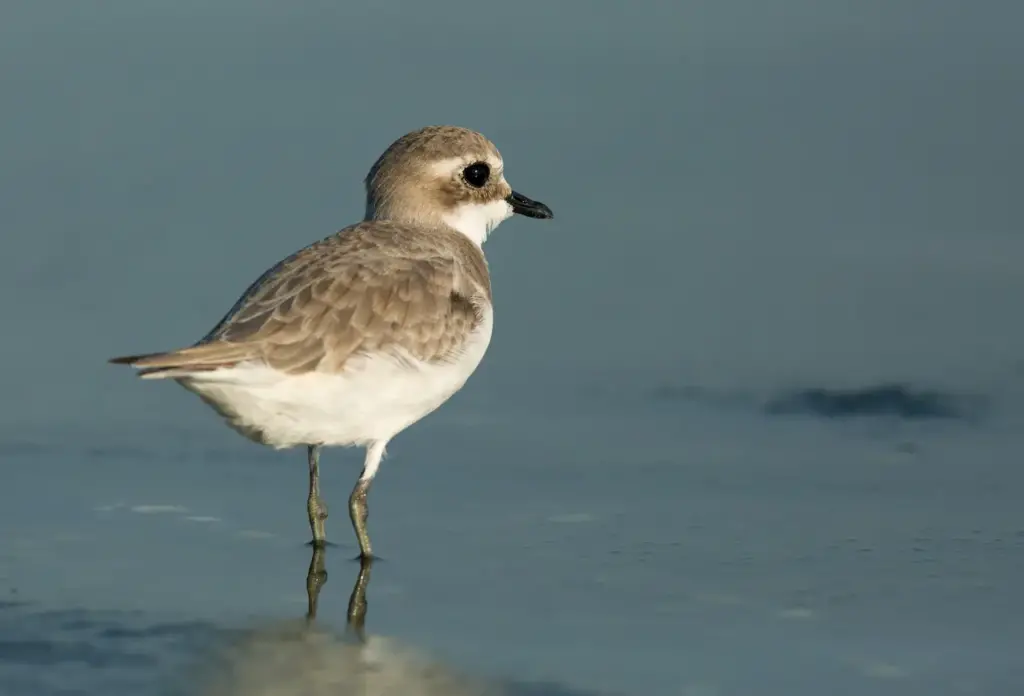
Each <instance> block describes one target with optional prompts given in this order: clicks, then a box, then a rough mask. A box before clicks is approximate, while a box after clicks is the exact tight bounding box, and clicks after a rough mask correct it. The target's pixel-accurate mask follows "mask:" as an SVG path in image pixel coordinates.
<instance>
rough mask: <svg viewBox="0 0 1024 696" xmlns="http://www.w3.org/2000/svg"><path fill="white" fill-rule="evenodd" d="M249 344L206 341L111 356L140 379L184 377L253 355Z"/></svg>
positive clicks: (115, 363)
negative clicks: (135, 372) (172, 347)
mask: <svg viewBox="0 0 1024 696" xmlns="http://www.w3.org/2000/svg"><path fill="white" fill-rule="evenodd" d="M254 357H255V355H253V352H252V348H251V347H248V346H243V345H238V344H231V343H206V344H202V345H198V346H191V347H189V348H181V349H179V350H172V351H169V352H166V353H145V354H142V355H124V356H121V357H118V358H111V359H110V362H111V363H113V364H114V365H130V366H131V367H134V368H136V369H137V370H138V371H139V372H138V375H139V377H142V378H143V379H166V378H174V377H185V376H188V375H190V374H194V373H196V372H210V371H212V370H218V369H220V368H222V367H233V366H234V365H237V364H238V363H240V362H243V361H245V360H250V359H252V358H254Z"/></svg>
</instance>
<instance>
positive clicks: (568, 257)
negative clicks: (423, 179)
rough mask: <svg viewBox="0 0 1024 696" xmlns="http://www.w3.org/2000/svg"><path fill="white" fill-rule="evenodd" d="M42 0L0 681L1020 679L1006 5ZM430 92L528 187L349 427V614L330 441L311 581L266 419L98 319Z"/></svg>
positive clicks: (27, 142)
mask: <svg viewBox="0 0 1024 696" xmlns="http://www.w3.org/2000/svg"><path fill="white" fill-rule="evenodd" d="M74 7H76V6H72V5H70V4H64V5H61V4H41V3H29V2H11V3H5V5H4V7H3V8H2V9H0V75H3V83H2V90H3V92H2V94H3V96H4V119H3V124H2V125H0V161H2V162H4V166H2V167H0V190H2V191H4V194H3V196H2V198H0V215H2V224H3V234H2V235H0V259H2V260H3V262H4V266H3V269H2V273H0V293H2V295H3V296H4V297H5V298H7V302H6V303H5V313H4V326H5V330H4V332H3V334H2V335H3V341H0V365H3V367H2V368H0V394H2V395H3V396H2V397H0V476H2V477H0V694H4V696H6V694H12V695H18V696H20V695H21V694H25V695H26V696H42V695H50V694H71V693H74V694H88V695H90V696H92V695H97V696H99V695H101V694H102V695H104V696H106V695H108V694H120V693H125V694H128V693H130V694H205V693H221V694H223V693H227V694H231V693H266V694H289V693H304V694H312V693H323V692H330V693H347V692H351V693H357V692H358V693H380V694H383V693H403V694H409V693H423V694H431V693H509V694H513V695H515V694H520V695H524V696H525V695H530V696H570V695H572V696H576V695H581V696H582V695H584V694H605V693H608V694H630V695H644V696H646V695H655V696H656V695H660V694H686V695H688V696H712V695H718V694H721V695H726V694H739V693H743V694H751V693H753V694H776V693H779V694H781V693H785V694H818V693H828V694H890V693H891V694H899V695H900V696H906V695H908V694H1015V693H1018V692H1020V691H1021V690H1022V688H1024V667H1022V666H1021V665H1020V660H1019V653H1020V648H1019V646H1020V645H1022V644H1024V621H1022V620H1021V619H1020V615H1021V612H1022V610H1024V605H1022V601H1021V599H1020V593H1019V588H1020V587H1021V586H1022V583H1024V514H1022V513H1021V511H1020V504H1019V500H1020V495H1019V491H1020V490H1021V487H1022V485H1024V469H1022V468H1021V467H1020V465H1019V463H1020V462H1021V461H1022V460H1024V456H1022V455H1024V434H1022V433H1024V430H1022V427H1021V426H1022V425H1024V380H1022V378H1024V372H1022V368H1021V365H1022V363H1021V357H1022V356H1024V331H1022V330H1021V325H1020V322H1019V321H1018V317H1019V300H1020V297H1021V295H1022V292H1024V268H1022V261H1021V259H1024V241H1022V238H1021V237H1020V235H1019V230H1020V228H1021V215H1020V211H1019V205H1018V204H1017V202H1016V200H1017V188H1019V187H1017V186H1016V183H1015V182H1017V181H1018V180H1019V176H1018V171H1017V166H1016V164H1015V163H1016V162H1019V161H1020V156H1021V155H1022V154H1024V143H1022V142H1021V136H1020V131H1019V127H1018V124H1019V123H1020V122H1021V119H1022V118H1024V98H1022V97H1021V93H1020V91H1019V89H1017V85H1018V84H1019V82H1020V79H1021V78H1022V77H1024V72H1022V70H1024V69H1022V68H1021V66H1022V65H1024V48H1022V47H1021V45H1020V43H1019V41H1018V37H1017V36H1016V33H1017V32H1016V30H1015V27H1018V26H1020V20H1021V19H1024V17H1022V16H1021V12H1022V11H1021V9H1019V8H1018V6H1017V5H1015V4H1012V3H1003V2H995V1H993V2H988V3H983V4H982V5H979V6H978V7H979V8H982V7H983V8H984V10H985V11H981V9H979V10H978V11H977V12H974V13H972V14H971V15H970V16H967V15H964V14H963V13H962V12H960V11H959V9H958V8H960V7H962V4H960V3H954V2H952V1H951V0H950V1H948V2H947V1H946V0H933V1H931V2H929V3H928V4H927V6H926V7H927V11H923V10H922V8H923V7H925V5H924V4H923V3H917V2H902V3H867V4H862V6H859V7H861V11H859V14H857V15H851V14H850V13H849V11H848V10H847V9H845V8H846V5H845V4H842V3H838V2H835V3H833V2H815V3H810V2H803V1H802V0H787V1H786V2H780V3H772V4H771V6H770V8H769V6H768V5H765V4H764V3H758V2H754V0H744V1H742V2H741V1H740V0H733V1H730V2H715V3H711V2H695V3H687V4H686V5H685V6H680V7H676V6H675V5H672V4H668V3H655V2H648V3H641V4H628V5H627V4H625V3H610V2H600V3H589V2H588V3H584V2H583V0H573V1H571V2H565V3H557V4H551V3H541V2H539V0H537V1H534V0H527V1H524V2H520V3H517V5H516V8H515V11H514V12H512V11H510V10H509V9H508V8H505V7H502V8H498V7H494V8H490V7H484V6H480V5H479V4H477V3H474V4H470V3H465V2H462V1H461V0H444V2H441V3H431V4H429V5H422V4H414V3H410V2H407V1H399V0H392V1H391V2H383V3H376V4H373V5H372V6H369V5H368V6H367V7H366V8H361V9H358V8H356V9H353V8H349V7H348V6H345V5H337V4H334V3H317V2H310V3H301V4H295V5H289V6H288V8H287V9H285V8H284V6H281V5H280V4H277V3H269V2H252V3H244V4H243V3H239V2H229V1H227V0H220V1H218V2H215V3H198V2H179V3H174V4H173V5H166V6H165V5H162V4H158V3H140V2H137V1H133V2H128V1H127V0H119V1H114V0H108V1H107V2H102V3H93V4H91V6H90V10H89V11H88V12H87V11H85V10H75V9H74ZM382 32H384V34H383V36H385V37H386V40H382V39H381V36H382ZM367 56H369V58H367ZM434 122H454V123H459V124H463V125H468V126H472V127H476V128H478V129H480V130H482V131H484V132H485V133H487V134H488V135H489V136H490V137H492V138H493V139H494V140H495V141H496V142H497V143H498V145H499V147H500V148H501V149H502V152H503V154H504V157H505V160H506V163H507V173H508V177H509V180H510V181H511V182H512V183H513V185H515V186H516V187H517V188H518V189H519V190H521V191H522V192H523V193H525V194H527V195H530V196H533V197H536V198H538V199H539V200H542V201H544V202H545V203H547V204H549V205H550V206H551V207H552V208H553V209H554V211H555V213H556V219H555V220H554V221H552V222H551V223H533V222H531V221H524V220H512V221H509V222H507V223H505V224H504V225H503V226H502V227H501V228H499V230H498V231H497V232H496V233H495V234H494V236H493V238H492V240H490V241H489V242H488V247H487V248H488V254H489V257H490V259H491V264H492V271H493V275H494V284H495V293H496V294H495V298H496V304H497V323H496V328H495V334H494V342H493V344H492V348H491V350H490V352H489V354H488V356H487V358H486V359H485V361H484V364H483V365H482V367H481V369H480V371H479V372H478V374H477V375H475V376H474V377H473V379H472V380H470V382H469V384H467V386H466V388H465V389H464V390H463V391H462V392H460V393H459V394H458V395H457V396H456V397H455V398H454V399H453V400H452V401H451V402H450V403H449V404H447V405H446V406H445V407H444V408H443V409H441V410H440V411H438V412H437V413H435V414H434V415H432V416H431V417H430V418H428V419H425V420H424V421H423V422H421V423H419V424H417V425H416V426H414V427H413V428H411V429H410V430H409V431H407V432H406V433H404V434H402V435H401V436H400V437H398V438H396V439H395V440H394V442H393V443H392V445H391V447H390V448H389V456H388V459H387V460H386V461H385V463H384V465H383V467H382V470H381V474H380V476H379V478H378V480H377V482H376V484H375V486H374V489H373V491H372V493H371V497H370V507H371V518H370V531H371V534H372V536H373V539H374V546H375V549H376V550H377V551H378V552H379V553H380V554H381V555H382V556H383V559H382V560H381V561H380V562H378V563H376V564H375V565H374V566H373V568H372V578H371V581H370V583H369V588H368V592H367V598H368V602H369V605H368V612H367V614H366V617H365V633H364V638H365V639H366V642H365V643H363V642H360V640H359V637H358V636H357V635H352V631H351V630H350V627H349V626H347V624H348V611H347V610H348V604H349V596H350V592H351V591H352V588H353V585H354V583H356V580H357V578H358V577H359V573H360V567H359V564H358V563H356V562H353V561H352V560H350V559H351V557H352V556H353V555H354V553H355V544H354V539H353V537H352V534H351V531H350V529H349V526H348V521H347V519H346V515H345V512H344V503H345V500H346V497H347V495H348V491H349V489H350V487H351V485H352V483H353V482H354V479H355V477H356V475H357V473H358V467H359V462H360V457H359V454H358V453H356V452H342V451H329V452H327V453H325V455H324V458H323V464H324V465H323V474H322V476H323V486H324V489H325V490H324V494H325V497H326V500H327V503H328V505H329V506H330V507H331V510H332V515H331V517H330V518H329V520H328V534H329V535H330V536H331V538H332V539H333V540H334V541H335V542H336V543H337V546H335V547H332V548H330V549H329V550H328V551H327V554H326V557H325V558H324V562H325V569H326V571H327V573H328V580H327V583H326V584H325V585H324V586H323V587H322V589H321V592H320V594H319V598H318V603H317V615H316V617H315V621H313V622H311V623H307V620H306V616H307V612H308V602H309V597H308V595H307V573H308V570H309V567H310V562H311V550H310V549H309V547H307V546H304V545H303V543H304V542H305V540H306V538H307V535H308V528H307V526H306V521H305V492H306V491H305V485H306V475H305V461H304V456H303V454H302V453H300V452H298V451H290V452H272V451H268V450H265V449H262V448H259V447H257V446H255V445H251V444H249V443H247V442H244V441H242V440H241V439H240V438H238V436H237V435H235V434H234V433H232V432H230V431H229V430H227V429H226V428H224V427H223V426H221V425H220V424H219V423H218V422H217V420H216V418H215V417H214V415H213V414H212V413H211V412H209V411H208V410H207V409H206V408H205V407H203V406H202V405H201V404H200V403H199V402H198V401H197V400H196V399H195V398H194V397H192V396H191V395H189V394H187V393H186V392H184V390H181V389H179V388H177V387H175V386H174V385H169V384H144V383H140V382H138V381H137V380H134V379H132V378H131V376H130V375H129V374H128V373H127V372H126V371H123V370H119V369H116V368H114V367H112V366H108V365H106V364H105V363H104V361H105V359H106V358H108V357H110V356H112V355H118V354H123V353H126V352H135V351H146V350H156V349H161V348H169V347H174V346H178V345H181V344H185V343H189V342H191V341H193V340H195V339H196V338H197V337H199V336H200V335H202V334H203V333H205V331H206V330H207V329H208V328H209V327H210V326H211V325H212V324H213V322H215V321H216V320H217V319H218V318H219V317H220V316H221V314H222V313H223V312H224V311H225V310H226V309H227V307H228V306H230V304H231V303H232V302H233V300H234V299H235V297H236V296H237V295H238V293H240V292H241V290H242V289H244V287H245V286H246V285H247V284H248V282H250V281H251V280H252V279H253V277H255V275H257V274H258V273H259V272H261V271H262V270H263V269H264V268H266V267H267V266H268V265H269V264H271V263H273V262H274V261H276V260H277V259H278V258H280V257H281V256H283V255H284V254H287V253H289V252H291V251H294V250H295V249H296V248H297V247H299V246H301V245H303V244H305V243H307V242H309V241H312V240H314V239H317V238H320V237H322V236H325V235H326V234H328V233H330V232H331V231H333V230H334V229H336V228H338V227H340V226H342V225H343V224H345V223H347V222H350V221H352V220H354V219H356V218H357V217H358V216H359V214H360V211H361V210H362V205H361V202H360V200H361V196H360V179H361V177H362V176H363V174H364V170H365V169H366V168H367V167H368V166H369V164H370V163H371V162H372V161H373V158H374V157H375V156H376V155H377V154H379V151H380V150H381V149H382V148H383V147H384V146H386V144H387V143H388V142H390V141H391V140H392V139H393V138H394V137H396V136H397V135H399V134H401V133H403V132H405V131H407V130H410V129H412V128H415V127H417V126H420V125H423V124H425V123H434ZM346 689H347V690H348V691H347V692H346ZM389 689H390V690H389Z"/></svg>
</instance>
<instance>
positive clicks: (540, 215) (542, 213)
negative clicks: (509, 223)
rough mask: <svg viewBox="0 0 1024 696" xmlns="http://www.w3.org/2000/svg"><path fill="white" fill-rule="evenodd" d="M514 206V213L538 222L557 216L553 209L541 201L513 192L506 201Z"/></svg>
mask: <svg viewBox="0 0 1024 696" xmlns="http://www.w3.org/2000/svg"><path fill="white" fill-rule="evenodd" d="M505 200H506V201H508V204H509V205H510V206H512V212H513V213H518V214H520V215H525V216H526V217H531V218H537V219H538V220H550V219H551V218H553V217H554V216H555V214H554V213H552V212H551V208H549V207H547V206H546V205H544V204H543V203H541V202H540V201H532V200H530V199H529V198H527V197H526V196H524V195H523V194H521V193H516V192H515V191H513V192H512V193H510V194H509V196H508V198H506V199H505Z"/></svg>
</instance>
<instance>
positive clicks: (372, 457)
mask: <svg viewBox="0 0 1024 696" xmlns="http://www.w3.org/2000/svg"><path fill="white" fill-rule="evenodd" d="M386 444H387V442H383V441H378V442H374V443H373V444H372V445H370V446H369V447H367V448H366V461H365V462H364V463H363V473H362V474H360V476H359V480H358V481H356V485H355V488H353V489H352V495H350V496H349V498H348V513H349V516H350V517H351V518H352V527H353V528H354V529H355V531H356V538H357V539H358V540H359V555H360V557H361V558H373V550H372V549H371V547H370V535H369V534H368V533H367V532H366V518H367V517H368V516H369V514H370V510H369V507H368V506H367V504H366V494H367V493H369V491H370V484H371V483H373V477H374V476H375V475H376V474H377V467H379V466H380V460H381V458H383V456H384V445H386Z"/></svg>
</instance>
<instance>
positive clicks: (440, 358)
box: [111, 126, 552, 558]
mask: <svg viewBox="0 0 1024 696" xmlns="http://www.w3.org/2000/svg"><path fill="white" fill-rule="evenodd" d="M365 187H366V214H365V218H364V219H363V221H362V222H359V223H356V224H354V225H351V226H349V227H346V228H345V229H342V230H341V231H340V232H337V233H336V234H333V235H331V236H329V237H327V238H325V239H322V240H320V241H318V242H315V243H313V244H311V245H309V246H307V247H305V248H303V249H301V250H300V251H298V252H296V253H294V254H292V255H291V256H289V257H287V258H286V259H284V260H282V261H281V262H279V263H278V264H276V265H275V266H273V267H271V268H270V269H269V270H267V271H266V272H265V273H264V274H263V275H261V276H260V277H259V278H258V279H257V280H256V281H255V282H254V283H253V284H252V285H251V286H249V288H248V289H247V290H246V291H245V293H243V294H242V296H241V297H240V298H239V299H238V301H237V302H235V304H234V306H233V307H232V308H231V309H230V310H229V311H228V313H227V315H225V316H224V318H223V319H221V320H220V322H219V323H218V324H217V325H216V326H214V327H213V329H211V330H210V332H209V333H208V334H207V335H206V336H204V337H203V338H202V339H200V340H199V341H198V342H197V343H195V344H193V345H192V346H190V347H187V348H182V349H179V350H172V351H168V352H163V353H150V354H145V355H131V356H125V357H120V358H114V359H112V360H111V362H113V363H116V364H125V365H131V366H133V367H135V368H137V369H138V370H139V372H138V374H139V376H140V377H143V378H148V379H172V380H174V381H176V382H178V383H179V384H181V385H182V386H183V387H185V388H186V389H188V390H189V391H191V392H194V393H195V394H197V395H198V396H199V397H200V398H201V399H202V400H203V401H204V402H205V403H206V404H207V405H209V406H211V407H212V408H213V409H214V410H215V411H216V412H217V413H218V414H220V415H221V416H222V417H223V418H224V420H225V421H226V422H227V424H228V425H229V426H230V427H231V428H233V429H234V430H235V431H237V432H239V433H240V434H242V435H244V436H245V437H247V438H249V439H250V440H253V441H255V442H258V443H261V444H264V445H268V446H270V447H273V448H275V449H284V448H290V447H297V446H305V447H306V449H307V460H308V464H309V497H308V499H307V506H306V507H307V511H308V513H309V525H310V529H311V530H312V533H313V542H312V543H313V545H314V546H323V545H324V544H325V543H326V535H325V533H324V520H326V518H327V506H326V505H325V504H324V502H323V500H322V499H321V497H320V489H319V459H320V451H321V448H323V447H325V446H345V447H348V446H358V447H365V449H366V458H365V461H364V463H363V470H362V473H361V475H360V476H359V479H358V481H357V482H356V484H355V487H354V488H353V489H352V494H351V496H350V497H349V514H350V516H351V518H352V526H353V528H354V530H355V534H356V537H357V539H358V541H359V549H360V554H361V556H362V557H363V558H372V549H371V546H370V537H369V534H368V533H367V530H366V519H367V511H368V508H367V501H366V497H367V492H368V491H369V489H370V484H371V483H372V481H373V478H374V476H375V475H376V473H377V469H378V467H379V466H380V463H381V459H382V458H383V456H384V450H385V447H386V446H387V444H388V441H389V440H391V439H392V438H393V437H394V436H395V435H397V434H398V433H400V432H401V431H403V430H404V429H405V428H407V427H409V426H410V425H412V424H413V423H415V422H417V421H419V420H420V419H421V418H423V417H424V416H426V415H427V414H428V413H431V412H432V411H434V410H435V409H437V408H438V407H439V406H441V404H443V403H444V402H445V401H447V400H448V399H449V398H450V397H451V396H452V395H453V394H454V393H455V392H457V391H458V390H459V389H461V388H462V386H463V385H464V384H465V383H466V380H467V379H468V378H469V376H470V375H471V374H472V373H473V372H474V371H475V370H476V368H477V366H478V365H479V364H480V361H481V359H482V358H483V356H484V353H485V351H486V350H487V346H488V344H489V343H490V340H491V329H492V326H493V310H492V305H491V282H490V275H489V272H488V268H487V261H486V259H485V258H484V254H483V250H482V248H481V246H482V244H483V243H484V240H486V239H487V236H488V234H489V233H490V232H491V231H492V230H493V229H494V228H495V227H496V226H497V225H498V224H499V223H501V222H502V221H503V220H505V219H507V218H509V217H510V216H511V215H513V214H515V213H518V214H520V215H524V216H526V217H531V218H540V219H546V218H551V217H552V213H551V209H550V208H548V207H547V206H546V205H544V204H543V203H540V202H538V201H534V200H531V199H529V198H527V197H526V196H523V195H521V194H519V193H516V192H515V191H513V190H512V188H511V187H510V186H509V184H508V183H507V182H506V181H505V176H504V163H503V161H502V158H501V155H500V154H499V152H498V149H497V148H496V147H495V146H494V144H493V143H491V141H490V140H488V139H487V138H485V137H484V136H483V135H481V134H480V133H477V132H474V131H471V130H467V129H465V128H459V127H455V126H429V127H427V128H423V129H420V130H417V131H413V132H412V133H408V134H406V135H404V136H402V137H401V138H399V139H398V140H396V141H395V142H394V143H392V144H391V145H390V146H389V147H388V149H387V150H386V151H385V152H384V154H382V155H381V156H380V157H379V158H378V159H377V161H376V162H375V163H374V165H373V167H372V168H371V169H370V172H369V174H368V175H367V176H366V180H365Z"/></svg>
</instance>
